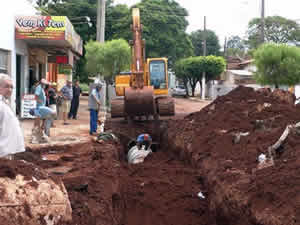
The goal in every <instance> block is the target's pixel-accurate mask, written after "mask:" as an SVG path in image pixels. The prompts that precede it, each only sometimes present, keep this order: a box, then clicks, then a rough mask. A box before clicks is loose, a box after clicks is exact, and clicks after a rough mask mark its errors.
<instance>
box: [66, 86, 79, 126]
mask: <svg viewBox="0 0 300 225" xmlns="http://www.w3.org/2000/svg"><path fill="white" fill-rule="evenodd" d="M80 94H81V88H80V87H79V81H78V80H77V81H76V82H75V85H74V86H73V98H72V102H71V109H70V112H69V116H68V117H69V119H71V118H73V119H74V120H76V119H77V112H78V107H79V98H80Z"/></svg>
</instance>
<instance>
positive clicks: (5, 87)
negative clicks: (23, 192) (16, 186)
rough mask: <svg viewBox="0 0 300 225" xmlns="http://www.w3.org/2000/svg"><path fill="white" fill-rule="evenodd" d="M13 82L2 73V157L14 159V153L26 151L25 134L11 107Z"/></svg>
mask: <svg viewBox="0 0 300 225" xmlns="http://www.w3.org/2000/svg"><path fill="white" fill-rule="evenodd" d="M12 90H13V82H12V80H11V78H10V77H9V76H8V75H7V74H0V157H5V158H8V159H12V155H13V154H16V153H19V152H24V151H25V145H24V136H23V133H22V130H21V127H20V123H19V121H18V119H17V117H16V116H15V114H14V113H13V111H12V110H11V108H10V107H9V98H10V97H11V94H12Z"/></svg>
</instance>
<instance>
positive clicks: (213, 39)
mask: <svg viewBox="0 0 300 225" xmlns="http://www.w3.org/2000/svg"><path fill="white" fill-rule="evenodd" d="M204 35H206V49H207V50H206V54H207V55H220V48H221V46H220V44H219V39H218V37H217V35H216V34H215V32H214V31H211V30H207V31H206V32H204V31H203V30H197V31H194V32H192V33H191V35H190V39H191V41H192V43H193V46H194V53H195V55H196V56H201V55H203V40H204V37H205V36H204Z"/></svg>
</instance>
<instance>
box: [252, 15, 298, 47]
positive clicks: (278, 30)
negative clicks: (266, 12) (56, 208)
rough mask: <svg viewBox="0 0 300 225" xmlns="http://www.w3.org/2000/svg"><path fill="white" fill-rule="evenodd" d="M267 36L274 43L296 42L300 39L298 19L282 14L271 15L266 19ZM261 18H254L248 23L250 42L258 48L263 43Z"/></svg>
mask: <svg viewBox="0 0 300 225" xmlns="http://www.w3.org/2000/svg"><path fill="white" fill-rule="evenodd" d="M264 30H265V38H266V41H267V42H272V43H278V44H279V43H290V42H291V43H295V42H297V41H299V40H300V27H299V25H298V24H297V22H296V21H293V20H289V19H286V18H284V17H281V16H269V17H267V18H266V19H265V28H264ZM260 32H261V20H260V18H254V19H252V20H251V21H250V22H249V24H248V31H247V33H248V44H249V45H250V47H251V48H257V47H258V46H259V44H260V43H261V39H260Z"/></svg>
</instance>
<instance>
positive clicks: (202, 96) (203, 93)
mask: <svg viewBox="0 0 300 225" xmlns="http://www.w3.org/2000/svg"><path fill="white" fill-rule="evenodd" d="M203 37H204V38H203V39H204V40H203V56H206V16H204V30H203ZM205 75H206V74H205V72H203V73H202V88H201V92H202V94H201V98H202V100H205Z"/></svg>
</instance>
